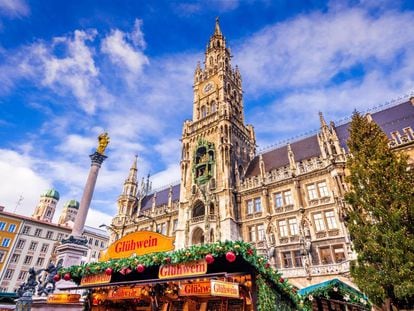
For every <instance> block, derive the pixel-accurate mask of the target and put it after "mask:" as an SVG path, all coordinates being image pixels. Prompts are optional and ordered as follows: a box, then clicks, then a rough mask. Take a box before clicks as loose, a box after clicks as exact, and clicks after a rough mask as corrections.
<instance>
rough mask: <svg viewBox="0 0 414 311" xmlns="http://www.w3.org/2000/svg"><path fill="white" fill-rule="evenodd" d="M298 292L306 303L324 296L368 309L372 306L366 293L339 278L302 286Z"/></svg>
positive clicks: (324, 297)
mask: <svg viewBox="0 0 414 311" xmlns="http://www.w3.org/2000/svg"><path fill="white" fill-rule="evenodd" d="M298 294H299V296H301V297H302V300H303V301H304V303H305V305H306V304H311V303H312V301H313V300H314V299H317V298H322V299H328V300H330V299H331V300H336V301H343V302H345V303H349V304H358V305H361V306H362V307H363V308H367V309H368V308H369V306H370V303H369V301H368V297H367V296H366V295H365V294H364V293H362V292H360V291H359V290H357V289H356V288H354V287H352V286H350V285H348V284H346V283H344V282H342V281H341V280H339V279H332V280H328V281H324V282H322V283H318V284H315V285H311V286H308V287H305V288H302V289H301V290H299V291H298Z"/></svg>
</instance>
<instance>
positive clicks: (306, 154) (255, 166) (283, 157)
mask: <svg viewBox="0 0 414 311" xmlns="http://www.w3.org/2000/svg"><path fill="white" fill-rule="evenodd" d="M290 147H291V148H292V151H293V154H294V155H295V161H302V160H304V159H308V158H311V157H316V156H319V155H320V153H321V152H320V149H319V144H318V139H317V137H316V135H313V136H310V137H306V138H304V139H301V140H298V141H296V142H293V143H291V145H290ZM262 156H263V161H264V163H265V169H266V172H269V171H271V170H273V169H275V168H278V167H282V166H285V165H288V164H289V158H288V151H287V146H282V147H279V148H276V149H273V150H270V151H268V152H266V153H263V154H262ZM259 174H260V169H259V156H256V157H255V158H254V159H253V160H252V161H251V162H250V164H249V166H248V168H247V170H246V175H245V176H246V177H252V176H257V175H259Z"/></svg>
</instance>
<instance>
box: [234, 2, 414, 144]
mask: <svg viewBox="0 0 414 311" xmlns="http://www.w3.org/2000/svg"><path fill="white" fill-rule="evenodd" d="M411 33H414V14H413V13H411V12H405V13H403V12H398V11H396V10H387V11H380V12H378V13H377V14H375V15H372V14H370V13H369V12H368V10H365V9H364V8H349V7H346V6H339V7H335V9H334V10H329V11H328V12H326V13H321V12H313V13H311V14H306V15H299V16H296V17H295V18H293V19H289V20H287V21H284V22H280V23H278V24H275V25H270V26H268V27H266V28H264V29H262V30H261V31H259V32H257V33H256V34H254V35H252V36H251V37H249V38H245V40H244V42H242V43H241V44H240V45H239V44H235V46H236V51H235V53H234V54H235V61H234V64H239V66H240V68H241V73H242V76H243V82H244V83H243V84H244V89H245V91H246V93H245V94H246V95H245V96H246V97H247V100H246V105H245V106H246V107H249V100H251V101H257V102H258V101H260V99H261V98H263V97H266V96H269V95H270V96H273V100H264V101H263V105H262V106H256V107H255V108H253V109H251V112H252V113H250V114H247V119H248V120H249V122H251V123H253V124H254V125H255V126H256V128H255V129H256V133H257V135H258V140H259V144H261V143H269V142H271V141H272V142H275V141H278V140H281V139H285V138H289V137H292V136H296V135H297V134H301V133H304V132H307V131H309V129H317V128H319V119H318V111H322V112H324V114H325V116H326V119H327V120H336V119H340V118H343V117H344V116H347V115H350V114H351V112H352V110H353V109H355V108H356V109H359V110H366V109H368V108H369V107H373V106H376V105H379V104H382V103H384V102H386V101H388V100H390V99H392V98H394V97H397V96H400V95H402V94H405V93H407V92H409V91H410V90H412V89H413V85H414V65H413V64H414V52H412V51H413V50H414V37H413V36H412V35H411Z"/></svg>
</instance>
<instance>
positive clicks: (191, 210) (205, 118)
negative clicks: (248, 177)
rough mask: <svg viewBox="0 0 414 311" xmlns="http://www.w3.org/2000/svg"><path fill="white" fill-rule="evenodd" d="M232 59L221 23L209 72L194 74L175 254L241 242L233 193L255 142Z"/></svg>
mask: <svg viewBox="0 0 414 311" xmlns="http://www.w3.org/2000/svg"><path fill="white" fill-rule="evenodd" d="M230 59H231V55H230V50H229V48H228V47H226V41H225V38H224V37H223V34H222V33H221V30H220V25H219V21H218V19H217V20H216V24H215V30H214V34H213V35H212V36H211V38H210V41H209V43H208V46H207V49H206V52H205V61H204V64H205V66H204V68H201V66H200V64H198V65H197V68H196V70H195V73H194V100H193V119H192V120H191V121H186V122H185V123H184V127H183V135H182V154H181V193H180V210H179V223H178V228H177V238H176V248H182V247H187V246H190V245H193V244H201V243H211V242H214V241H218V240H222V241H224V240H235V239H240V238H241V232H240V227H239V225H238V219H239V213H240V211H239V207H238V204H237V202H236V193H235V191H236V186H237V184H238V183H239V182H240V178H241V177H242V176H243V174H244V171H245V169H246V167H247V164H248V163H249V161H250V160H251V159H252V157H253V156H254V155H255V148H256V139H255V134H254V130H253V127H252V126H251V125H245V124H244V110H243V92H242V85H241V76H240V72H239V70H238V68H237V66H236V68H235V69H234V68H232V66H231V62H230Z"/></svg>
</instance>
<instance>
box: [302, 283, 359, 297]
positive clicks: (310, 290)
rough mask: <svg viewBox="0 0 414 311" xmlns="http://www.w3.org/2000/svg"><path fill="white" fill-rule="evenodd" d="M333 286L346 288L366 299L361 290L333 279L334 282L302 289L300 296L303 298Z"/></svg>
mask: <svg viewBox="0 0 414 311" xmlns="http://www.w3.org/2000/svg"><path fill="white" fill-rule="evenodd" d="M332 286H340V287H341V288H345V289H347V290H349V291H350V292H353V293H354V294H358V295H361V296H364V297H365V295H364V294H363V293H361V292H360V291H359V290H357V289H355V288H353V287H352V286H349V285H348V284H346V283H344V282H342V281H341V280H339V279H332V280H328V281H325V282H322V283H318V284H315V285H311V286H308V287H305V288H302V289H301V290H299V292H298V294H299V295H301V296H305V295H309V294H312V293H314V292H315V291H317V290H320V289H325V288H330V287H332Z"/></svg>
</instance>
